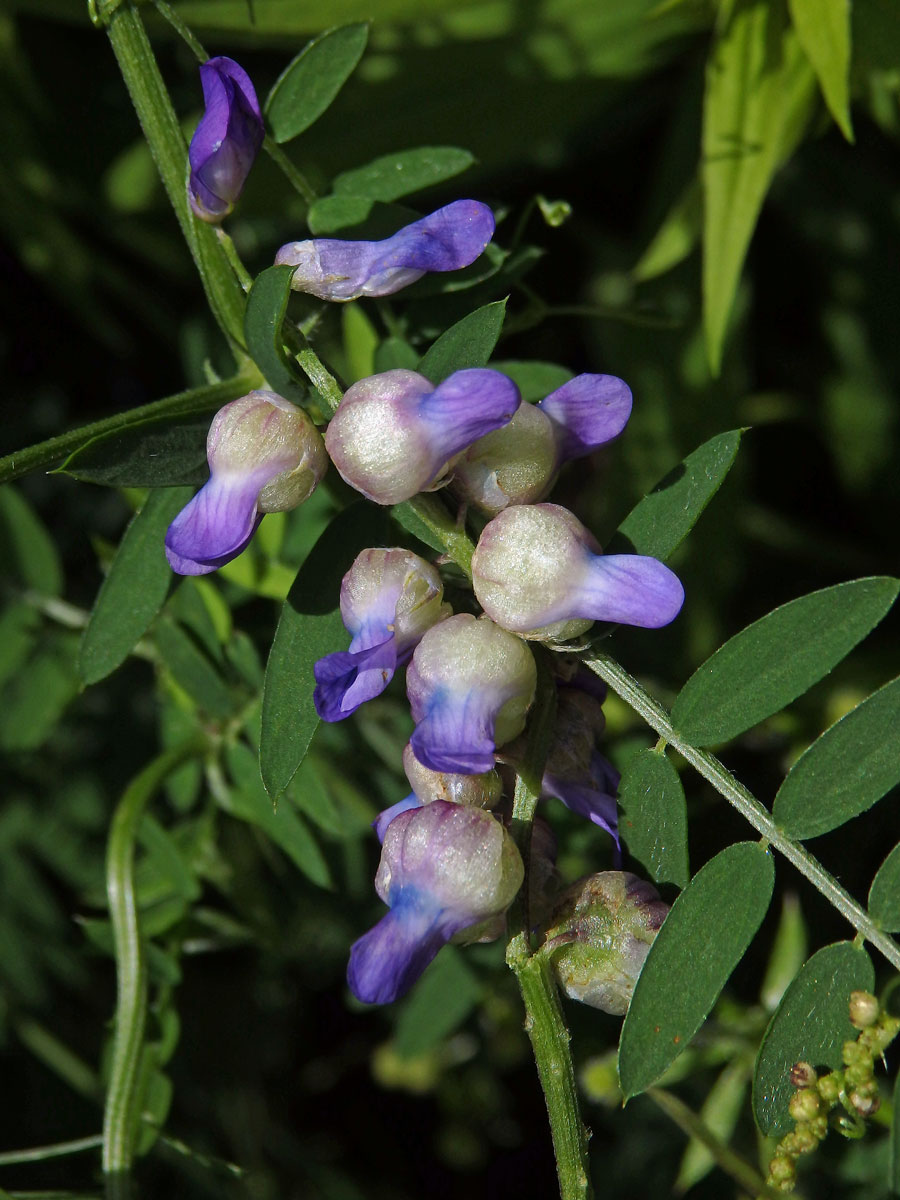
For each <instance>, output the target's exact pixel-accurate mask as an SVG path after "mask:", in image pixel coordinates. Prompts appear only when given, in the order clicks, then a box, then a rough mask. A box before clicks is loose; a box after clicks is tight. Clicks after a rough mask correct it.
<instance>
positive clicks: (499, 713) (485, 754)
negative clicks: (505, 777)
mask: <svg viewBox="0 0 900 1200" xmlns="http://www.w3.org/2000/svg"><path fill="white" fill-rule="evenodd" d="M536 685H537V669H536V667H535V664H534V658H533V657H532V654H531V651H530V650H529V649H528V647H527V646H526V645H525V643H524V642H523V641H521V640H520V639H519V638H517V637H514V636H513V635H512V634H510V633H507V632H506V631H505V630H503V629H500V628H499V626H497V625H495V624H494V623H493V621H488V620H487V619H486V618H484V617H481V618H476V617H473V616H471V615H470V614H468V613H462V614H460V615H458V616H455V617H451V618H450V619H449V620H448V621H444V622H442V623H441V624H440V625H436V626H435V627H434V628H433V629H429V631H428V632H427V633H426V634H425V636H424V637H423V638H422V640H421V642H419V645H418V647H417V648H416V652H415V654H414V655H413V658H412V662H411V663H410V665H409V667H408V669H407V672H406V691H407V695H408V696H409V702H410V706H411V708H412V715H413V720H414V721H415V722H416V728H415V731H414V733H413V735H412V738H411V739H410V745H411V746H412V750H413V753H414V754H415V756H416V758H417V759H418V760H419V762H420V763H423V764H424V765H425V766H426V767H429V768H430V769H431V770H432V771H447V772H450V773H451V774H463V775H478V774H481V773H483V772H485V771H490V770H491V769H492V768H493V766H494V755H495V753H496V749H497V747H498V746H502V745H504V744H505V743H506V742H509V741H512V739H513V738H514V737H517V736H518V735H519V734H520V733H521V732H522V730H523V729H524V728H525V714H526V713H527V711H528V707H529V705H530V704H531V701H532V700H533V698H534V691H535V687H536Z"/></svg>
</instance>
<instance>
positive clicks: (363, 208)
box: [306, 196, 396, 237]
mask: <svg viewBox="0 0 900 1200" xmlns="http://www.w3.org/2000/svg"><path fill="white" fill-rule="evenodd" d="M374 203H375V202H374V200H369V199H368V198H367V197H366V196H322V197H321V199H319V200H315V201H314V202H313V203H312V204H311V205H310V206H309V212H308V213H307V214H306V223H307V225H308V226H309V232H310V233H311V234H312V235H313V237H321V236H322V234H329V233H341V232H343V231H344V230H347V229H355V226H357V225H362V223H363V222H364V221H365V220H366V218H367V217H368V216H369V213H370V212H371V211H372V205H373V204H374ZM394 232H396V230H395V231H394Z"/></svg>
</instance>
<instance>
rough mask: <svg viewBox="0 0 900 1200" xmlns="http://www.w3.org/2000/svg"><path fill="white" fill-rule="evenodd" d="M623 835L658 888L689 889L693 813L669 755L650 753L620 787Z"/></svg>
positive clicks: (639, 757)
mask: <svg viewBox="0 0 900 1200" xmlns="http://www.w3.org/2000/svg"><path fill="white" fill-rule="evenodd" d="M619 807H620V808H621V810H622V811H621V815H620V817H619V831H620V833H621V834H622V837H623V838H624V839H625V843H626V845H627V846H628V852H629V854H631V856H632V857H633V858H636V859H637V860H638V861H639V862H640V863H641V864H642V865H643V866H644V867H645V868H646V870H647V872H648V873H649V875H650V877H651V879H653V881H654V882H655V883H674V884H675V886H676V887H679V888H684V887H687V884H688V881H689V879H690V877H691V876H690V870H689V868H688V840H687V839H688V830H687V809H686V806H685V802H684V789H683V788H682V786H681V780H680V779H679V778H678V772H677V771H676V770H675V768H674V767H673V766H672V764H671V763H670V762H669V760H668V759H667V758H666V756H665V755H664V754H657V753H656V751H654V750H644V751H642V752H641V753H640V754H638V755H637V756H636V757H635V758H633V759H632V760H631V761H630V762H629V763H628V766H627V767H626V768H625V771H624V772H623V774H622V781H621V783H620V784H619Z"/></svg>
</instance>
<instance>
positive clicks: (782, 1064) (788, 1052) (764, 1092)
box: [753, 942, 875, 1137]
mask: <svg viewBox="0 0 900 1200" xmlns="http://www.w3.org/2000/svg"><path fill="white" fill-rule="evenodd" d="M874 986H875V972H874V971H873V969H872V963H871V962H870V960H869V956H868V955H867V954H866V952H865V950H861V949H860V948H859V947H857V946H854V945H853V944H852V943H851V942H836V943H835V944H834V945H833V946H826V947H825V948H824V949H823V950H819V951H818V952H817V953H816V954H814V955H813V956H812V958H811V959H809V961H808V962H807V963H806V964H805V965H804V967H803V968H802V970H801V971H800V973H799V974H798V975H797V978H796V979H795V980H794V982H793V983H792V984H791V986H790V987H789V988H788V990H787V991H786V992H785V994H784V996H783V997H782V1000H781V1003H780V1004H779V1006H778V1008H777V1009H776V1011H775V1014H774V1016H773V1017H772V1020H771V1021H770V1022H769V1027H768V1029H767V1030H766V1033H765V1036H764V1038H763V1040H762V1045H761V1046H760V1049H759V1055H758V1057H757V1060H756V1073H755V1075H754V1078H753V1112H754V1115H755V1116H756V1121H757V1124H758V1125H759V1127H760V1129H761V1130H762V1131H763V1133H765V1134H767V1135H769V1136H772V1137H780V1136H781V1135H782V1134H784V1133H787V1131H788V1129H790V1128H792V1126H793V1121H792V1120H791V1117H790V1114H789V1113H788V1101H789V1100H790V1098H791V1094H792V1092H793V1090H794V1089H793V1088H792V1087H791V1081H790V1071H791V1067H792V1066H793V1064H794V1063H795V1062H808V1063H811V1064H812V1065H813V1066H814V1067H819V1066H826V1067H839V1066H840V1065H841V1046H842V1045H843V1043H844V1042H845V1041H847V1039H848V1038H855V1037H856V1036H857V1033H858V1030H856V1029H854V1028H853V1026H852V1025H851V1024H850V1018H849V1015H848V1005H849V1001H850V993H851V992H852V991H853V990H854V989H856V988H861V989H862V990H864V991H871V990H872V988H873V987H874Z"/></svg>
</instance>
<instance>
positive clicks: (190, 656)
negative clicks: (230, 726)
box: [153, 616, 237, 720]
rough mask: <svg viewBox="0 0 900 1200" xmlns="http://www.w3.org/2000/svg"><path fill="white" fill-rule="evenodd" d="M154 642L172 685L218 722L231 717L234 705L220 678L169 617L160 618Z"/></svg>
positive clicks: (197, 648)
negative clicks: (172, 681) (171, 678)
mask: <svg viewBox="0 0 900 1200" xmlns="http://www.w3.org/2000/svg"><path fill="white" fill-rule="evenodd" d="M153 636H154V641H155V642H156V645H157V648H158V649H159V653H160V657H161V658H162V660H163V662H164V663H165V665H166V666H167V667H168V668H169V670H170V671H171V672H172V677H173V678H174V680H175V682H176V683H177V684H178V685H179V686H180V687H182V688H184V690H185V691H186V692H187V694H188V695H189V696H190V697H191V699H192V700H193V701H194V702H195V703H196V704H197V706H198V707H199V708H200V709H202V710H203V711H204V712H206V713H208V714H209V715H210V716H211V717H215V718H217V719H218V720H225V719H226V718H227V717H230V716H232V715H233V714H234V710H235V706H236V703H237V700H236V697H234V696H233V695H232V694H231V692H230V690H229V689H228V687H227V686H226V685H225V683H224V681H223V679H222V677H221V676H220V675H219V673H218V671H217V670H216V669H215V667H214V666H213V664H212V663H211V662H210V661H209V659H208V658H207V657H206V655H205V654H204V653H203V651H202V650H201V649H200V647H199V646H198V645H197V643H196V642H195V641H194V640H193V638H192V637H190V635H189V634H187V633H186V632H185V631H184V629H183V628H182V627H181V626H180V625H178V624H176V622H175V621H172V620H170V619H169V618H168V617H165V616H164V617H162V618H161V619H160V620H159V621H158V622H157V624H156V627H155V629H154V634H153Z"/></svg>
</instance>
